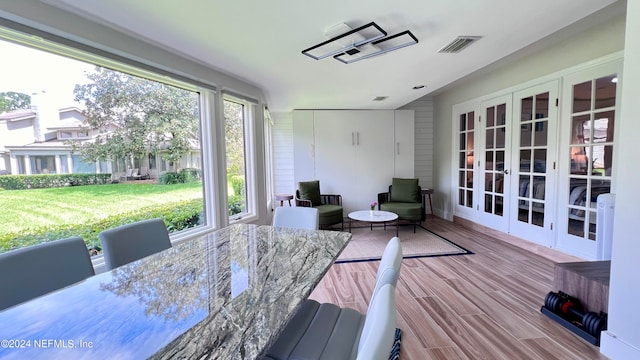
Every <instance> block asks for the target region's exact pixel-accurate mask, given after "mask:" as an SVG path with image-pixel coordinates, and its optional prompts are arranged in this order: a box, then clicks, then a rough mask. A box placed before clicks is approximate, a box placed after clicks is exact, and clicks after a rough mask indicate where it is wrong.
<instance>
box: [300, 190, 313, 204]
mask: <svg viewBox="0 0 640 360" xmlns="http://www.w3.org/2000/svg"><path fill="white" fill-rule="evenodd" d="M296 206H304V207H313V204H312V203H311V200H305V199H300V191H299V190H296Z"/></svg>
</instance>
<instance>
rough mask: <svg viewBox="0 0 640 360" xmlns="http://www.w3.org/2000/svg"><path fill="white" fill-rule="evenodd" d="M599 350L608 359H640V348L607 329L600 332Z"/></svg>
mask: <svg viewBox="0 0 640 360" xmlns="http://www.w3.org/2000/svg"><path fill="white" fill-rule="evenodd" d="M600 352H601V353H602V354H603V355H604V356H606V357H608V358H609V359H640V349H638V348H636V347H633V346H631V345H629V344H628V343H626V342H624V341H622V340H620V338H618V337H617V336H615V334H613V333H611V331H608V330H606V331H603V332H602V333H600Z"/></svg>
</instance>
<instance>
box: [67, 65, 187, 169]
mask: <svg viewBox="0 0 640 360" xmlns="http://www.w3.org/2000/svg"><path fill="white" fill-rule="evenodd" d="M87 78H88V79H89V80H90V82H88V83H87V84H84V85H76V87H75V89H74V96H75V100H76V101H79V102H82V103H84V105H85V107H86V110H85V112H84V114H85V116H86V120H85V121H86V123H87V124H88V125H89V127H90V128H91V129H94V130H99V135H98V136H97V137H96V139H95V141H92V142H85V143H82V144H76V145H75V146H76V149H78V148H79V150H80V154H81V156H82V157H83V158H84V159H85V160H88V161H96V160H107V159H112V158H114V157H117V158H131V156H133V157H136V158H142V157H143V156H145V154H147V153H155V152H157V151H160V150H162V157H163V158H165V159H166V160H168V161H171V162H176V163H177V162H178V161H179V160H180V158H181V157H182V156H184V155H185V154H187V153H188V152H189V150H190V148H191V147H192V146H199V141H198V139H199V136H198V123H199V122H198V94H197V93H194V92H190V91H187V90H183V89H179V88H176V87H173V86H169V85H165V84H162V83H159V82H155V81H150V80H147V79H143V78H139V77H135V76H132V75H128V74H124V73H121V72H118V71H113V70H109V69H105V68H100V67H97V68H96V71H95V72H93V73H88V74H87Z"/></svg>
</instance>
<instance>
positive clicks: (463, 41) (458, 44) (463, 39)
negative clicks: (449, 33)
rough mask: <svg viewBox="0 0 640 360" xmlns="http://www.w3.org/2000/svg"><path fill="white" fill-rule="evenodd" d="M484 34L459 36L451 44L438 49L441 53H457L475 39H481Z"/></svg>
mask: <svg viewBox="0 0 640 360" xmlns="http://www.w3.org/2000/svg"><path fill="white" fill-rule="evenodd" d="M481 37H482V36H458V38H456V39H454V40H453V41H452V42H450V43H449V44H447V45H445V46H443V47H442V49H440V50H438V52H439V53H457V52H460V51H462V49H464V48H466V47H467V46H469V45H471V44H472V43H474V42H475V41H477V40H479V39H480V38H481Z"/></svg>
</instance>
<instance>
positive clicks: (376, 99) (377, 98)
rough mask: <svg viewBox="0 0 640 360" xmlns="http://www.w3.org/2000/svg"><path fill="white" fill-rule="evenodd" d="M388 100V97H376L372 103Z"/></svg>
mask: <svg viewBox="0 0 640 360" xmlns="http://www.w3.org/2000/svg"><path fill="white" fill-rule="evenodd" d="M386 98H388V96H376V97H374V98H373V100H372V101H383V100H385V99H386Z"/></svg>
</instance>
